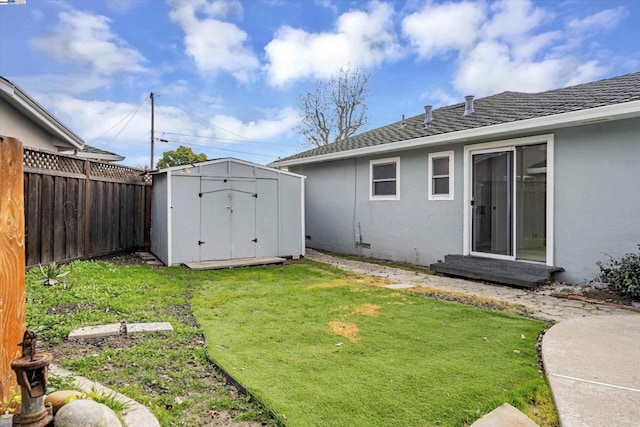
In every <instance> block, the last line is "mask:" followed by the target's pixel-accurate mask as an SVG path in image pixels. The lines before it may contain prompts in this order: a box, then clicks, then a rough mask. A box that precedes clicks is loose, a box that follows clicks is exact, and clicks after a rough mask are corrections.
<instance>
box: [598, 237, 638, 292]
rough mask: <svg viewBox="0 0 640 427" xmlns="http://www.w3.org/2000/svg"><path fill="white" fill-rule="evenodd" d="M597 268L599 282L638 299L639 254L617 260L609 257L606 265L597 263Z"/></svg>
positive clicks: (628, 255) (630, 254)
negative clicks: (598, 268)
mask: <svg viewBox="0 0 640 427" xmlns="http://www.w3.org/2000/svg"><path fill="white" fill-rule="evenodd" d="M638 249H640V245H638ZM598 267H600V275H599V276H598V278H599V280H601V281H603V282H605V283H608V284H609V287H610V288H612V289H614V290H615V291H617V292H619V293H621V294H623V295H627V296H630V297H631V298H633V299H640V254H634V253H628V254H626V255H624V256H622V257H621V258H618V259H616V258H613V257H609V262H608V264H606V265H605V264H603V263H601V262H598Z"/></svg>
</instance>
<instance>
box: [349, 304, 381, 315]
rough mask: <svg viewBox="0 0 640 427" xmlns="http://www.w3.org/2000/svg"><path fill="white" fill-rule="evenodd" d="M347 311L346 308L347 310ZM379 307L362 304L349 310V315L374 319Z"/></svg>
mask: <svg viewBox="0 0 640 427" xmlns="http://www.w3.org/2000/svg"><path fill="white" fill-rule="evenodd" d="M347 309H348V308H347ZM378 310H380V306H379V305H376V304H362V305H359V306H356V307H353V309H351V314H357V315H359V316H367V317H376V316H377V315H378Z"/></svg>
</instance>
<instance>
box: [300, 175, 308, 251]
mask: <svg viewBox="0 0 640 427" xmlns="http://www.w3.org/2000/svg"><path fill="white" fill-rule="evenodd" d="M306 180H307V177H306V176H303V177H302V179H301V180H300V216H301V217H302V225H301V227H302V254H301V255H302V256H305V255H306V253H307V252H306V251H307V238H306V230H305V221H306V219H305V211H304V197H305V195H304V183H305V181H306Z"/></svg>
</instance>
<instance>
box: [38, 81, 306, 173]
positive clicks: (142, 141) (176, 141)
mask: <svg viewBox="0 0 640 427" xmlns="http://www.w3.org/2000/svg"><path fill="white" fill-rule="evenodd" d="M33 95H34V97H35V98H36V99H38V100H39V102H42V103H43V105H46V106H47V108H48V109H49V110H50V111H51V112H52V113H53V114H54V115H55V116H56V117H57V118H58V119H60V120H61V121H62V122H63V123H65V124H66V125H67V126H69V128H70V129H72V130H73V131H74V132H75V133H76V134H77V135H79V136H80V137H81V138H82V139H84V140H85V142H86V143H87V144H89V145H93V146H95V147H98V148H103V149H106V150H109V151H112V152H115V153H118V154H122V155H125V156H127V159H126V160H125V163H126V164H129V165H134V166H148V164H149V155H148V153H149V147H150V137H149V135H150V133H149V131H150V123H149V118H150V114H151V111H150V105H149V103H148V102H147V103H146V104H143V105H142V107H141V108H139V109H138V111H137V113H136V114H132V113H133V112H134V111H135V110H136V108H137V107H138V105H137V104H132V103H126V102H111V101H94V100H85V99H81V98H77V97H73V96H70V95H66V94H61V93H49V94H46V95H45V94H33ZM160 99H162V98H160ZM141 100H142V98H141ZM196 103H198V107H194V108H193V110H194V111H197V112H198V113H197V117H195V116H193V115H191V114H188V113H187V112H185V110H190V109H192V108H185V109H182V108H178V107H171V106H164V105H163V106H159V105H156V111H155V131H156V132H155V135H156V137H158V138H162V139H166V140H169V141H170V143H169V144H166V143H163V142H160V141H156V144H155V156H154V157H155V161H157V160H158V159H159V158H160V156H161V155H162V152H163V151H166V150H173V149H175V148H176V147H177V146H178V145H180V144H182V145H187V146H191V147H192V148H193V150H194V151H195V152H197V153H199V152H204V153H205V154H207V156H208V157H209V158H213V157H218V156H220V151H216V150H219V149H222V151H223V152H224V150H225V149H232V150H239V151H243V152H244V153H245V154H248V153H258V154H256V156H258V157H257V158H256V159H255V160H261V157H262V156H261V154H260V153H261V152H266V151H269V152H273V151H274V150H275V151H282V150H283V149H284V148H285V147H280V150H278V148H274V146H273V144H268V145H264V146H262V147H261V146H260V145H259V144H260V141H265V140H270V139H276V140H277V139H278V138H285V137H286V136H287V135H288V134H290V133H291V131H292V129H293V128H294V126H295V124H296V122H297V120H298V115H297V112H296V111H295V109H293V108H291V107H285V108H283V109H279V110H274V111H266V112H262V113H258V114H262V118H259V119H253V120H248V121H242V120H240V119H238V118H236V117H233V116H230V115H227V114H212V111H213V110H215V109H217V108H219V105H216V106H213V107H212V106H211V105H210V104H209V102H208V100H205V99H198V100H197V101H196ZM203 105H204V106H203ZM191 107H193V106H191ZM245 144H246V145H245ZM274 144H275V143H274ZM230 146H232V147H230ZM276 156H277V155H276V154H273V155H272V157H273V158H275V157H276ZM267 157H268V156H267ZM262 160H264V159H262Z"/></svg>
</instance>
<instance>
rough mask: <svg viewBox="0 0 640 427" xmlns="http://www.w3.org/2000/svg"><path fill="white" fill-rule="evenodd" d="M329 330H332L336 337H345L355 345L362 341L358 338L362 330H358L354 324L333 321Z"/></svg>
mask: <svg viewBox="0 0 640 427" xmlns="http://www.w3.org/2000/svg"><path fill="white" fill-rule="evenodd" d="M329 328H330V329H331V333H332V334H334V335H339V336H341V337H345V338H346V339H348V340H349V341H351V342H354V343H355V342H358V341H360V338H358V336H357V335H358V332H360V329H358V327H357V326H356V325H355V324H354V323H346V322H340V321H332V322H329Z"/></svg>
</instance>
